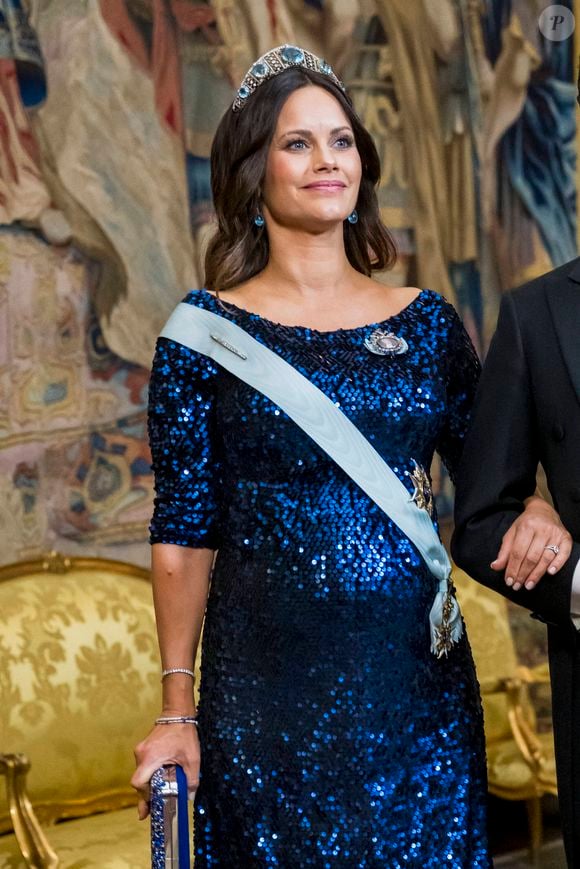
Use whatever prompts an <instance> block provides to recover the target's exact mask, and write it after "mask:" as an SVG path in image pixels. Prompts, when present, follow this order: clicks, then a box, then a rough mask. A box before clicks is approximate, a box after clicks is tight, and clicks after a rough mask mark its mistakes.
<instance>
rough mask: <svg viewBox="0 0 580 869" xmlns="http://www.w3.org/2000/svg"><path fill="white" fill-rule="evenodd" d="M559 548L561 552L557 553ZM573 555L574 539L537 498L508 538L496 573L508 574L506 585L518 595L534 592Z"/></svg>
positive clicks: (553, 513) (512, 528) (510, 530)
mask: <svg viewBox="0 0 580 869" xmlns="http://www.w3.org/2000/svg"><path fill="white" fill-rule="evenodd" d="M548 547H555V548H557V549H558V550H559V551H558V552H557V553H556V552H554V550H553V549H551V548H548ZM571 552H572V537H571V535H570V534H569V533H568V531H566V529H565V528H564V526H563V525H562V523H561V521H560V517H559V516H558V514H557V513H556V511H555V510H554V509H553V507H551V506H550V505H549V504H548V503H547V502H546V501H544V500H543V498H539V497H536V496H534V497H533V498H530V499H529V500H528V502H527V504H526V509H525V511H524V512H523V513H522V514H521V516H518V518H517V519H516V521H515V522H514V523H513V525H512V526H511V528H509V530H508V531H506V533H505V534H504V537H503V540H502V545H501V549H500V551H499V553H498V556H497V558H496V559H495V561H492V563H491V567H492V568H493V570H498V571H500V570H505V581H506V584H507V585H509V586H511V587H512V588H513V590H514V591H519V589H520V588H521V587H522V586H524V587H525V588H527V589H531V588H534V586H535V585H536V584H537V583H538V582H539V580H540V579H541V578H542V576H544V574H545V573H549V574H554V573H557V572H558V571H559V570H560V569H561V568H562V567H563V566H564V564H565V563H566V562H567V561H568V559H569V557H570V553H571Z"/></svg>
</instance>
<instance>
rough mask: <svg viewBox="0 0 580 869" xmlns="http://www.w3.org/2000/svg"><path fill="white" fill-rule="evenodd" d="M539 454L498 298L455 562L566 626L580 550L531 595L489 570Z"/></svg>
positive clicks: (508, 300) (463, 487)
mask: <svg viewBox="0 0 580 869" xmlns="http://www.w3.org/2000/svg"><path fill="white" fill-rule="evenodd" d="M539 456H540V449H539V440H538V429H537V419H536V413H535V407H534V397H533V391H532V384H531V381H530V373H529V370H528V366H527V362H526V357H525V349H524V345H523V342H522V336H521V333H520V327H519V323H518V317H517V310H516V305H515V302H514V299H513V297H512V296H511V295H510V294H508V295H506V296H504V298H503V300H502V305H501V308H500V313H499V319H498V326H497V331H496V334H495V336H494V338H493V341H492V343H491V346H490V348H489V352H488V355H487V359H486V362H485V365H484V369H483V374H482V377H481V380H480V383H479V387H478V390H477V394H476V399H475V404H474V408H473V414H472V422H471V427H470V430H469V433H468V436H467V439H466V443H465V448H464V451H463V455H462V458H461V462H460V465H459V470H458V473H457V481H456V483H457V487H456V497H455V532H454V535H453V540H452V543H451V551H452V554H453V557H454V559H455V561H456V563H457V564H458V565H459V566H460V567H462V568H463V569H464V570H465V571H466V572H467V573H468V574H469V575H470V576H472V577H473V578H474V579H477V580H478V581H479V582H481V583H482V584H483V585H486V586H488V587H489V588H492V589H494V590H495V591H498V592H499V593H500V594H502V595H503V596H504V597H507V598H509V599H510V600H512V601H514V602H515V603H517V604H520V605H523V606H525V607H527V608H528V609H530V610H532V611H533V613H534V615H535V616H536V617H537V618H539V619H541V620H542V621H545V622H547V623H550V624H559V625H562V626H563V627H564V626H565V627H567V628H569V629H570V628H571V626H572V622H571V618H570V596H571V586H572V577H573V574H574V568H575V566H576V563H577V562H578V559H579V558H580V546H579V545H578V544H575V545H574V551H573V553H572V556H571V558H570V559H569V561H568V562H567V563H566V564H565V565H564V567H563V568H562V570H560V571H559V573H558V574H556V575H555V576H549V575H548V574H546V575H545V576H544V577H543V578H542V579H541V580H540V582H539V583H538V585H537V586H536V588H535V589H533V590H531V591H527V590H520V591H519V592H514V591H512V590H511V589H510V588H509V587H508V586H507V585H506V584H505V581H504V576H503V573H501V572H500V573H498V572H496V571H493V570H492V569H491V567H490V563H491V562H492V561H493V560H494V558H496V556H497V553H498V551H499V549H500V546H501V542H502V538H503V536H504V534H505V532H506V531H507V530H508V528H509V527H510V526H511V524H512V523H513V522H514V520H515V519H516V518H517V517H518V516H519V515H520V513H522V512H523V510H524V499H525V498H528V497H529V496H530V495H532V494H533V493H534V491H535V487H536V472H537V468H538V463H539Z"/></svg>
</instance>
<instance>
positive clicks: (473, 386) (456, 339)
mask: <svg viewBox="0 0 580 869" xmlns="http://www.w3.org/2000/svg"><path fill="white" fill-rule="evenodd" d="M446 362H447V366H446V370H447V375H446V387H447V414H446V418H445V422H444V425H443V428H442V430H441V432H440V434H439V439H438V442H437V452H438V453H439V455H440V456H441V458H442V459H443V462H444V464H445V467H446V468H447V470H448V471H449V476H450V477H451V480H452V481H453V482H455V477H456V474H457V468H458V467H459V462H460V460H461V455H462V453H463V445H464V443H465V436H466V434H467V430H468V428H469V422H470V419H471V411H472V408H473V402H474V399H475V393H476V390H477V384H478V381H479V376H480V374H481V363H480V361H479V358H478V356H477V353H476V352H475V348H474V346H473V344H472V342H471V339H470V337H469V335H468V334H467V332H466V331H465V327H464V325H463V323H462V322H461V320H460V319H459V316H458V315H457V313H456V312H455V310H454V309H452V322H451V327H450V330H449V340H448V349H447V359H446Z"/></svg>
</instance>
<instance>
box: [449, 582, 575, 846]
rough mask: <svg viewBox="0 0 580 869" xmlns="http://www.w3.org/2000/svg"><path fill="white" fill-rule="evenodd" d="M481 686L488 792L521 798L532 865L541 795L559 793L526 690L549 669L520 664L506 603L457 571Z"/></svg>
mask: <svg viewBox="0 0 580 869" xmlns="http://www.w3.org/2000/svg"><path fill="white" fill-rule="evenodd" d="M453 578H454V582H455V584H456V586H457V595H458V598H459V602H460V605H461V610H462V612H463V616H464V619H465V622H466V625H467V631H468V635H469V641H470V644H471V648H472V651H473V657H474V659H475V665H476V668H477V675H478V679H479V683H480V687H481V695H482V701H483V711H484V719H485V741H486V750H487V772H488V789H489V792H490V793H491V794H493V795H494V796H497V797H500V798H501V799H505V800H525V802H526V805H527V809H528V819H529V825H530V853H531V858H532V862H534V863H536V862H537V860H538V855H539V849H540V846H541V842H542V811H541V802H540V800H541V797H542V796H543V795H544V794H554V795H557V792H558V791H557V786H556V766H555V758H554V737H553V732H552V730H551V728H550V729H548V730H547V731H546V732H540V731H539V729H538V727H537V720H536V712H535V709H534V704H533V702H532V698H531V692H530V688H531V687H532V686H534V685H543V684H549V681H550V679H549V673H548V665H547V664H542V665H540V666H539V667H535V668H533V669H530V668H528V667H523V666H521V665H520V664H519V663H518V658H517V652H516V647H515V643H514V638H513V635H512V632H511V628H510V622H509V616H508V604H507V601H506V600H505V599H504V598H502V597H500V595H498V594H496V593H495V592H493V591H490V590H489V589H487V588H485V587H484V586H482V585H479V584H478V583H476V582H474V581H473V580H472V579H470V578H469V577H468V576H467V575H466V574H465V573H463V572H462V571H460V570H458V569H457V568H456V569H455V570H454V573H453Z"/></svg>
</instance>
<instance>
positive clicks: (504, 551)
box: [490, 525, 516, 570]
mask: <svg viewBox="0 0 580 869" xmlns="http://www.w3.org/2000/svg"><path fill="white" fill-rule="evenodd" d="M515 535H516V532H515V528H514V526H513V525H511V526H510V528H509V529H508V530H507V531H506V533H505V534H504V536H503V540H502V542H501V548H500V550H499V552H498V554H497V558H496V559H495V561H492V562H491V565H490V566H491V568H492V570H505V568H506V567H507V563H508V559H509V556H510V552H511V548H512V543H513V540H514V537H515Z"/></svg>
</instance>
